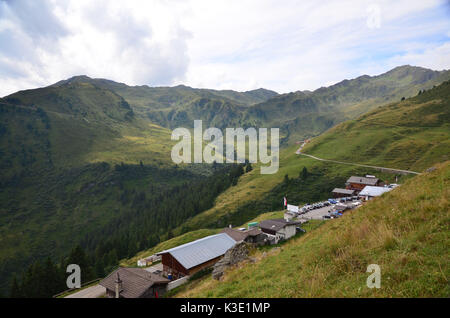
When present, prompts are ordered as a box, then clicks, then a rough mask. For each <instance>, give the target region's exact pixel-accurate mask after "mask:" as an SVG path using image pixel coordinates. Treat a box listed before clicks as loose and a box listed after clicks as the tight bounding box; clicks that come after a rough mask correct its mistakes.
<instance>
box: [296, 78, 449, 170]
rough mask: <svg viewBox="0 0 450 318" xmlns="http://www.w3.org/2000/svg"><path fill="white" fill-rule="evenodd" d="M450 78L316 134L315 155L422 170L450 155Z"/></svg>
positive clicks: (310, 151)
mask: <svg viewBox="0 0 450 318" xmlns="http://www.w3.org/2000/svg"><path fill="white" fill-rule="evenodd" d="M449 135H450V81H447V82H444V83H443V84H441V85H439V86H438V87H435V88H433V89H430V90H427V91H425V92H424V93H422V94H420V95H418V96H415V97H413V98H409V99H406V100H404V101H401V102H397V103H394V104H390V105H386V106H383V107H379V108H377V109H376V110H374V111H371V112H369V113H367V114H365V115H363V116H361V117H360V118H358V119H357V120H351V121H347V122H345V123H343V124H340V125H337V126H336V127H334V128H332V129H330V130H329V131H327V132H326V133H324V134H323V135H321V136H319V137H317V138H315V139H314V140H313V141H312V142H311V143H310V144H308V145H307V146H306V147H305V148H304V152H305V153H308V154H312V155H314V156H317V157H320V158H325V159H334V160H341V161H348V162H358V163H366V164H376V165H384V164H386V165H388V166H390V167H395V168H400V169H410V170H415V171H422V170H423V169H425V168H428V167H429V166H431V165H433V164H434V163H436V162H440V161H446V160H448V159H449V155H450V153H449V149H450V140H449Z"/></svg>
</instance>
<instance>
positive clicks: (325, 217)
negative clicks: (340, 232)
mask: <svg viewBox="0 0 450 318" xmlns="http://www.w3.org/2000/svg"><path fill="white" fill-rule="evenodd" d="M323 218H324V219H331V216H330V215H324V216H323Z"/></svg>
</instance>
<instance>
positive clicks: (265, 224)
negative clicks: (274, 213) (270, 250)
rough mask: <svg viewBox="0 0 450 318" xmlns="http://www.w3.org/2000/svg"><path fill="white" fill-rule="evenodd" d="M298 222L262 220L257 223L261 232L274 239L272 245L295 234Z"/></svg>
mask: <svg viewBox="0 0 450 318" xmlns="http://www.w3.org/2000/svg"><path fill="white" fill-rule="evenodd" d="M301 223H302V222H300V221H286V220H285V219H272V220H264V221H261V222H260V223H259V227H260V228H261V231H262V232H264V233H266V234H267V235H268V236H270V237H272V238H274V243H275V244H276V243H278V242H279V241H281V240H287V239H289V238H291V237H293V236H294V235H295V234H296V233H297V226H298V225H299V224H301Z"/></svg>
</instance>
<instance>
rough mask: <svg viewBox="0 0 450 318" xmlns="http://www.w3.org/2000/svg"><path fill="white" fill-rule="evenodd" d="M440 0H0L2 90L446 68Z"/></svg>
mask: <svg viewBox="0 0 450 318" xmlns="http://www.w3.org/2000/svg"><path fill="white" fill-rule="evenodd" d="M443 6H444V4H443V2H442V1H437V0H436V1H426V2H425V1H406V0H402V1H395V2H391V1H387V0H383V1H356V0H355V1H349V0H348V1H337V0H333V1H327V2H326V3H324V2H317V1H295V0H284V1H283V2H282V3H280V2H279V1H275V0H239V1H238V0H221V1H220V0H215V1H209V0H190V1H164V0H160V1H157V0H153V1H139V0H132V1H118V0H117V1H114V0H110V1H106V0H102V1H95V2H94V1H88V0H70V1H59V0H47V1H44V0H42V1H25V0H23V1H22V0H20V1H19V0H16V1H14V2H10V1H5V0H0V48H1V50H0V96H2V95H5V94H8V93H12V92H14V91H16V90H18V89H25V88H30V87H38V86H43V85H48V84H51V83H53V82H56V81H58V80H61V79H64V78H68V77H70V76H73V75H79V74H86V75H88V76H91V77H104V78H109V79H112V80H116V81H121V82H125V83H127V84H132V85H135V84H139V85H142V84H148V85H151V86H160V85H176V84H181V83H183V84H186V85H190V86H194V87H209V88H220V89H230V88H231V89H236V90H248V89H254V88H257V87H266V88H269V89H274V90H277V91H279V92H289V91H296V90H304V89H315V88H317V87H320V86H324V85H329V84H331V83H335V82H337V81H340V80H342V79H344V78H351V77H356V76H359V75H362V74H370V75H373V74H378V73H381V72H384V71H387V70H388V69H390V68H392V67H395V66H397V65H399V64H405V63H408V64H413V65H420V66H424V67H429V68H433V69H444V68H450V61H449V59H448V56H449V54H448V53H449V49H448V47H449V45H450V39H449V37H450V36H449V33H448V30H449V28H450V22H449V21H450V19H448V14H449V11H448V10H447V11H446V12H444V11H445V10H442V7H443ZM374 8H375V9H374ZM371 14H372V16H371ZM373 14H375V16H373ZM378 14H379V16H378ZM369 22H370V23H369Z"/></svg>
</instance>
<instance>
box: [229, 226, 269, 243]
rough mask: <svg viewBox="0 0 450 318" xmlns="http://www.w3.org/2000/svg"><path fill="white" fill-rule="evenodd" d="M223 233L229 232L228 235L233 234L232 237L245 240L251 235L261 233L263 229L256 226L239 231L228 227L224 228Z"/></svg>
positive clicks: (236, 239) (238, 240)
mask: <svg viewBox="0 0 450 318" xmlns="http://www.w3.org/2000/svg"><path fill="white" fill-rule="evenodd" d="M222 233H226V234H228V236H231V238H232V239H233V240H235V241H236V242H240V241H244V240H245V239H246V238H247V237H249V236H256V235H258V234H261V230H260V229H258V228H256V227H255V228H252V229H249V230H245V231H239V230H235V229H230V228H229V227H226V228H224V229H223V230H222Z"/></svg>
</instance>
